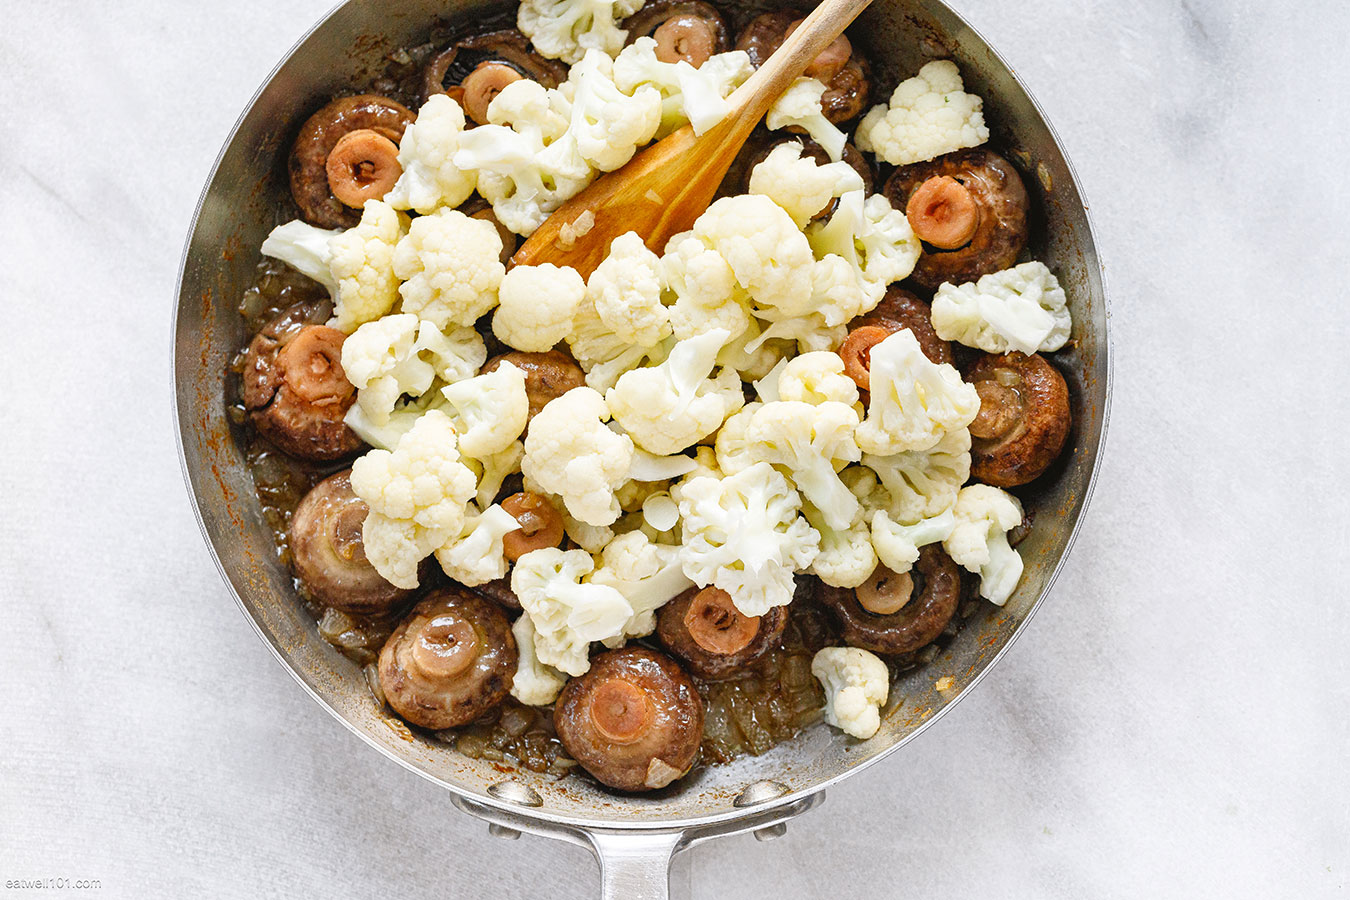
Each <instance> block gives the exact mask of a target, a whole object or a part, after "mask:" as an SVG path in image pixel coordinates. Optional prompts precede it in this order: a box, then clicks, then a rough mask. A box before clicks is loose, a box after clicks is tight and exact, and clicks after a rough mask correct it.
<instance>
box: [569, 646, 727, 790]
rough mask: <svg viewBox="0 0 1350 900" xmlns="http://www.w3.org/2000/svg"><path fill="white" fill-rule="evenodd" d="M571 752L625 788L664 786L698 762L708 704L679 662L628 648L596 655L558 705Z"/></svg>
mask: <svg viewBox="0 0 1350 900" xmlns="http://www.w3.org/2000/svg"><path fill="white" fill-rule="evenodd" d="M553 722H554V725H555V727H556V728H557V730H558V737H559V739H561V740H562V743H563V746H564V747H566V748H567V752H568V753H569V754H570V755H571V756H572V758H573V759H575V760H576V761H577V762H579V763H581V765H582V767H583V768H584V769H585V770H586V771H587V772H590V773H591V774H592V775H593V776H595V778H596V780H597V781H600V782H601V783H602V784H607V785H609V786H610V787H612V788H617V789H618V790H621V791H649V790H655V789H657V788H663V787H665V786H666V785H668V784H670V783H671V782H672V781H674V780H675V779H677V778H679V777H681V776H683V775H684V774H685V773H686V772H688V771H689V769H690V768H692V767H693V765H694V758H695V757H696V756H697V755H698V745H699V742H700V741H701V740H702V739H703V701H702V700H701V699H700V698H699V695H698V691H697V690H696V689H695V688H694V682H693V681H692V680H691V679H690V678H689V676H688V675H687V674H686V673H685V671H684V670H683V669H681V668H680V667H679V665H677V664H676V663H675V661H674V660H672V659H670V658H669V657H667V656H663V655H661V654H660V653H657V652H655V651H654V650H647V649H646V648H643V647H632V646H630V647H624V648H623V649H621V650H611V651H609V652H608V653H602V654H600V655H599V656H596V657H595V658H593V659H592V660H591V668H590V670H589V671H588V672H587V673H586V674H585V675H582V676H580V677H579V678H573V679H572V680H571V681H569V682H567V685H566V686H565V687H564V688H563V690H562V694H560V695H559V697H558V703H557V706H555V707H554V710H553Z"/></svg>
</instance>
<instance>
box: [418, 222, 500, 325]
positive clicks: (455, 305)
mask: <svg viewBox="0 0 1350 900" xmlns="http://www.w3.org/2000/svg"><path fill="white" fill-rule="evenodd" d="M501 255H502V238H501V235H500V234H498V233H497V229H496V227H495V226H494V225H493V224H492V223H491V222H489V221H487V220H486V219H472V218H470V217H468V216H466V215H464V213H462V212H459V211H458V210H453V209H442V210H440V211H439V212H436V213H435V214H433V215H429V216H419V217H418V218H416V219H414V220H413V223H412V226H411V227H410V228H409V229H408V233H407V235H406V236H404V238H403V240H401V241H399V242H398V247H397V248H395V250H394V272H395V273H396V274H397V275H398V277H399V278H402V279H404V281H403V286H402V287H401V288H399V294H400V295H401V296H402V297H403V306H402V307H401V310H402V312H405V313H415V314H416V315H418V316H419V317H421V318H423V319H427V320H428V321H431V322H435V323H436V325H437V327H439V328H445V327H446V326H447V325H451V324H454V325H472V324H473V323H474V322H475V321H477V320H478V318H479V317H480V316H482V315H483V314H484V313H486V312H487V311H488V310H490V309H492V307H494V306H496V305H497V286H498V285H500V284H501V282H502V275H503V274H504V273H505V272H506V267H505V266H503V265H502V260H501Z"/></svg>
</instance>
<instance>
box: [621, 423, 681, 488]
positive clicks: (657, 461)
mask: <svg viewBox="0 0 1350 900" xmlns="http://www.w3.org/2000/svg"><path fill="white" fill-rule="evenodd" d="M613 424H614V423H613V422H611V423H610V425H613ZM697 467H698V463H696V462H695V461H694V460H693V459H692V458H690V457H688V456H682V455H680V454H675V455H673V456H657V455H656V454H654V453H648V452H647V451H646V450H643V449H642V448H641V447H634V448H633V464H632V465H631V466H630V467H629V468H628V478H629V479H630V483H634V482H636V483H639V484H642V483H653V482H661V481H670V480H671V479H672V478H679V477H680V476H681V475H687V474H689V473H690V472H692V471H694V469H696V468H697Z"/></svg>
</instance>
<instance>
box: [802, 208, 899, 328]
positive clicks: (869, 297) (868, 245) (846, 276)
mask: <svg viewBox="0 0 1350 900" xmlns="http://www.w3.org/2000/svg"><path fill="white" fill-rule="evenodd" d="M806 237H807V240H809V241H810V243H811V249H812V250H813V251H814V252H815V254H816V256H817V258H818V259H819V262H818V263H817V264H816V268H815V271H813V272H812V298H813V300H812V302H813V305H814V307H815V308H816V309H817V311H818V313H819V314H820V315H821V316H822V317H823V318H824V320H825V323H826V324H827V325H840V324H843V323H845V322H848V321H849V320H850V319H852V318H854V317H856V316H860V315H862V314H863V313H865V312H868V311H870V310H871V309H872V308H873V307H875V306H876V305H877V304H878V303H880V302H881V298H882V297H883V296H884V295H885V293H886V286H887V285H889V284H891V283H893V282H896V281H899V280H900V279H902V278H905V277H907V276H908V275H909V273H910V272H912V271H914V264H915V263H917V262H918V261H919V254H920V253H921V252H922V249H923V248H922V244H921V243H920V241H919V239H918V238H917V237H915V235H914V230H913V229H912V228H910V225H909V220H908V219H906V218H905V214H904V212H903V211H901V210H896V209H892V208H891V203H890V201H889V200H887V199H886V198H885V197H884V196H883V195H881V194H873V195H872V196H870V197H867V198H866V199H864V192H863V191H862V190H856V191H848V192H847V193H845V194H844V195H843V196H842V197H840V198H839V203H838V205H837V206H836V207H835V210H834V213H833V214H832V215H831V216H830V218H829V221H827V222H817V223H814V224H812V225H811V226H809V227H808V228H807V229H806Z"/></svg>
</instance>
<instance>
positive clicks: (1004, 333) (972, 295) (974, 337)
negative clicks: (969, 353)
mask: <svg viewBox="0 0 1350 900" xmlns="http://www.w3.org/2000/svg"><path fill="white" fill-rule="evenodd" d="M1072 328H1073V320H1072V318H1071V317H1070V315H1069V306H1068V298H1066V297H1065V296H1064V289H1063V288H1062V287H1060V286H1059V279H1057V278H1056V277H1055V274H1054V273H1053V272H1051V271H1050V270H1049V269H1048V268H1046V267H1045V264H1044V263H1039V262H1029V263H1022V265H1020V266H1014V267H1013V268H1011V269H1004V270H1003V271H1002V272H993V273H991V274H989V275H985V276H984V277H983V278H981V279H980V280H979V281H976V282H972V283H969V284H963V285H961V286H959V287H958V286H956V285H954V284H944V285H942V286H941V287H939V288H938V290H937V295H936V296H935V297H933V329H934V330H935V331H937V333H938V337H940V338H942V339H943V340H944V341H960V342H961V343H963V344H965V345H966V346H967V347H978V348H979V349H981V350H984V351H985V352H987V353H1007V352H1008V351H1009V350H1017V351H1019V352H1022V353H1025V354H1027V355H1028V356H1030V355H1031V354H1033V353H1038V352H1041V351H1046V352H1050V351H1054V350H1058V349H1060V348H1061V347H1063V346H1064V344H1065V343H1066V342H1067V341H1068V340H1069V332H1070V330H1071V329H1072Z"/></svg>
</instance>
